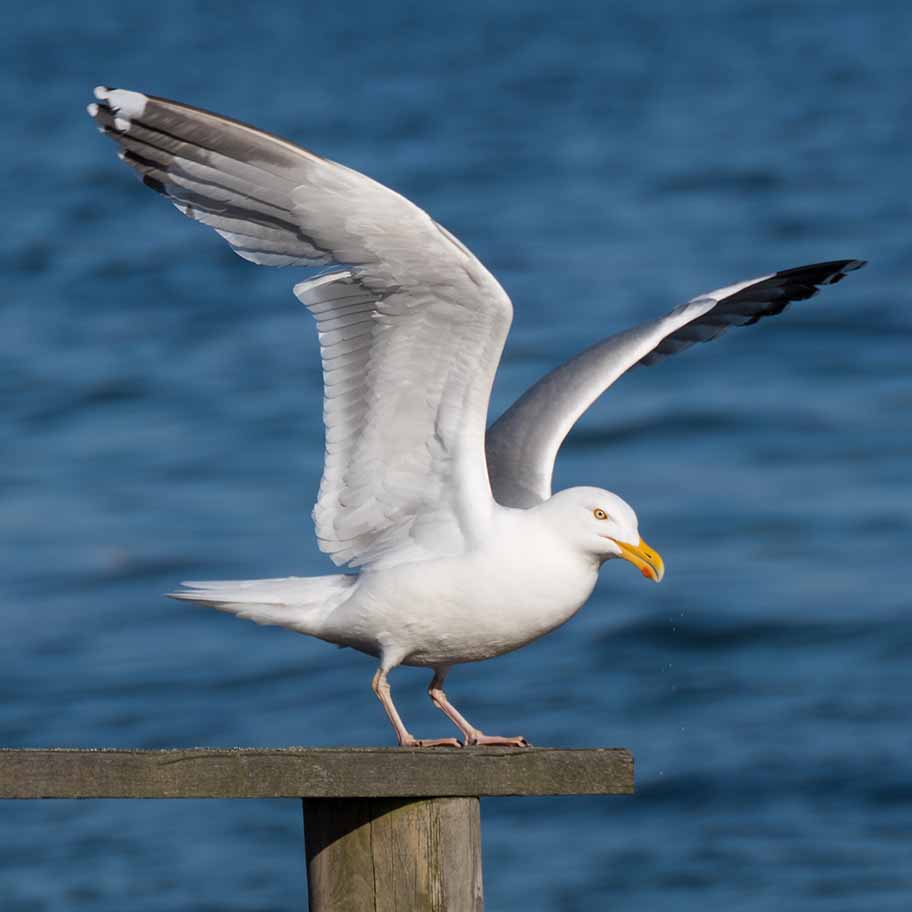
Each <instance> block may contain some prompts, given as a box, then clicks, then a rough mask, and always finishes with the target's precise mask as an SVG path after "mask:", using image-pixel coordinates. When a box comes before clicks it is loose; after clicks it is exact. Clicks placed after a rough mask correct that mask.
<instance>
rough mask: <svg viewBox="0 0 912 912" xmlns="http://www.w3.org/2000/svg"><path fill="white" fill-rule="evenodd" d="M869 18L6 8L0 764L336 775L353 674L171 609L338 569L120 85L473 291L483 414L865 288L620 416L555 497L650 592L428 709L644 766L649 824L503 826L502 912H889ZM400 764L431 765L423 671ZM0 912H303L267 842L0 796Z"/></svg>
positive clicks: (894, 376) (237, 268)
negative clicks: (192, 753)
mask: <svg viewBox="0 0 912 912" xmlns="http://www.w3.org/2000/svg"><path fill="white" fill-rule="evenodd" d="M909 9H910V8H909V6H908V5H907V4H905V3H902V2H899V0H897V2H893V3H891V2H888V0H885V2H881V3H876V4H868V5H865V4H858V3H850V2H841V0H831V2H823V0H819V2H814V0H808V2H803V3H800V4H798V3H795V4H792V3H778V2H750V0H745V2H735V0H730V2H726V0H715V2H706V3H694V4H683V3H682V4H665V3H648V2H647V3H644V4H637V5H636V6H635V8H634V5H633V4H621V3H612V4H595V3H592V4H574V3H572V2H571V3H565V4H560V5H559V6H555V5H549V4H545V3H512V2H511V3H507V2H495V3H488V4H484V5H478V6H471V5H470V6H468V7H465V6H463V7H461V8H460V11H459V12H458V13H457V12H456V11H455V8H454V9H453V10H452V11H449V12H448V11H447V10H446V9H445V8H444V6H443V5H440V6H437V5H435V6H433V8H421V7H418V6H415V5H412V4H405V3H393V4H376V5H375V4H365V5H363V7H359V6H356V5H353V4H341V5H338V6H335V7H332V8H330V7H329V6H328V5H327V6H326V7H325V8H321V7H319V6H318V7H316V8H309V7H308V8H307V9H305V7H304V6H302V5H300V4H293V3H279V2H274V3H269V4H248V5H245V6H240V5H235V4H214V3H205V2H193V3H181V4H177V3H168V2H166V3H164V4H156V5H152V6H149V5H148V4H140V3H115V2H110V0H106V2H99V3H97V4H94V5H92V7H91V8H89V7H88V6H86V7H84V8H81V7H80V6H79V5H77V4H73V5H63V4H59V5H51V4H43V3H33V4H29V5H27V6H25V7H23V8H20V9H18V10H17V11H16V13H15V15H13V14H11V13H5V14H4V16H5V22H4V27H3V28H2V29H0V44H2V50H3V60H4V62H5V66H4V68H3V75H2V76H0V99H2V101H0V103H2V105H3V109H4V118H3V122H4V130H3V131H2V133H0V156H2V162H3V168H4V175H5V180H4V182H3V183H4V185H5V191H4V193H5V198H6V204H5V207H4V208H5V212H6V214H7V222H6V225H7V227H6V231H5V232H4V238H3V243H2V245H0V257H2V261H3V271H2V275H3V280H4V286H5V287H4V295H3V299H2V303H0V405H2V418H0V421H2V424H0V449H2V453H3V458H2V459H0V580H2V582H0V592H2V596H3V597H2V600H0V744H2V745H3V746H11V747H26V746H51V745H56V746H138V747H160V746H183V745H213V746H215V745H237V744H242V745H273V746H275V745H285V744H305V745H340V744H352V745H364V744H389V743H390V741H391V732H390V730H389V727H388V725H387V723H386V720H385V718H384V717H383V714H382V711H381V710H380V708H379V706H378V705H377V704H376V701H375V700H374V698H373V696H372V695H371V693H370V689H369V686H368V684H369V679H370V675H371V673H372V669H373V665H372V662H371V660H369V659H367V658H366V657H364V656H360V655H358V654H356V653H354V652H351V651H349V650H345V651H339V650H336V649H334V648H332V647H330V646H327V645H326V644H323V643H320V642H317V641H310V640H307V639H304V638H302V637H297V636H294V635H293V634H290V633H287V632H285V631H281V630H273V629H263V628H257V627H254V626H252V625H248V624H245V623H242V622H239V621H237V620H236V619H234V618H230V617H227V616H224V615H220V614H216V613H209V612H205V611H202V610H198V609H194V608H192V607H188V606H186V605H183V604H178V603H175V602H170V601H167V600H165V599H163V598H162V597H161V595H160V594H161V593H162V592H165V591H167V590H168V589H170V588H172V587H173V585H174V583H175V582H176V581H179V580H181V579H186V578H191V579H193V578H219V577H227V578H232V577H265V576H279V575H286V574H290V573H294V574H299V575H307V574H314V573H321V572H326V570H327V569H328V562H327V560H326V559H324V558H323V557H322V556H321V555H320V554H319V552H318V551H317V549H316V547H315V544H314V541H313V536H312V528H311V524H310V520H309V516H308V514H309V511H310V507H311V504H312V501H313V499H314V496H315V492H316V487H317V483H318V480H319V473H320V467H321V445H322V436H321V435H322V427H321V420H320V407H321V390H320V376H319V370H318V363H319V362H318V356H317V350H316V341H315V334H314V332H313V329H312V326H311V325H310V320H309V318H308V317H307V315H306V313H305V312H304V311H303V309H302V308H301V307H300V306H299V305H298V304H297V302H296V301H295V300H294V298H293V297H292V295H291V293H290V286H291V284H292V282H293V281H294V280H295V276H296V273H294V272H293V271H290V270H268V269H256V268H254V267H253V266H251V265H250V264H248V263H245V262H244V261H242V260H241V259H239V258H237V257H235V256H234V255H233V254H232V253H231V252H230V251H229V250H228V249H227V247H225V246H224V245H223V244H222V243H221V241H220V240H219V239H218V238H217V237H215V236H212V235H210V233H207V231H206V230H204V229H202V228H201V227H199V226H197V225H194V224H192V223H191V222H189V221H187V220H185V219H182V218H181V217H180V216H179V215H178V214H177V213H176V212H175V211H174V209H173V208H172V207H170V206H168V205H167V204H166V203H164V202H163V201H162V200H161V199H159V198H157V197H156V196H155V195H154V194H152V193H149V192H148V191H146V190H144V189H143V188H142V187H141V186H140V185H139V184H138V183H137V182H136V181H135V180H133V178H132V177H131V175H130V174H129V173H128V172H127V169H125V168H123V167H122V166H121V165H119V163H118V162H117V161H116V159H115V157H114V154H113V147H112V146H111V144H110V143H108V142H106V141H105V140H104V139H103V138H102V137H100V136H99V135H98V134H97V133H96V132H95V130H94V129H93V127H92V124H91V123H90V121H89V120H88V118H87V117H86V116H85V114H84V106H85V104H86V102H87V101H89V100H91V99H90V90H91V88H92V86H94V85H95V84H97V83H100V82H103V83H108V84H111V85H125V86H127V87H132V88H138V89H141V90H145V91H149V92H153V93H155V94H160V95H166V96H171V97H175V98H179V99H182V100H185V101H188V102H191V103H194V104H197V105H199V106H202V107H206V108H211V109H215V110H219V111H223V112H224V113H226V114H230V115H232V116H234V117H237V118H240V119H243V120H247V121H252V122H255V123H257V124H259V125H261V126H263V127H265V128H268V129H270V130H272V131H274V132H277V133H279V134H282V135H285V136H288V137H290V138H293V139H295V140H298V141H300V142H302V143H303V144H306V145H308V146H310V147H312V148H313V149H315V150H316V151H318V152H321V153H324V154H326V155H328V156H330V157H332V158H334V159H337V160H339V161H342V162H345V163H346V164H348V165H351V166H353V167H355V168H358V169H360V170H363V171H366V172H367V173H369V174H371V175H372V176H374V177H376V178H378V179H380V180H382V181H383V182H384V183H387V184H390V185H391V186H393V187H395V188H396V189H398V190H399V191H401V192H403V193H405V194H406V195H408V196H409V197H411V198H413V199H414V200H416V201H417V202H418V203H419V204H420V205H422V206H423V207H425V208H426V209H428V210H429V211H430V212H431V213H433V215H434V216H435V217H436V218H438V219H439V220H440V221H441V222H442V223H443V224H445V225H446V226H447V227H448V228H450V229H451V230H452V231H453V232H454V233H456V234H457V235H458V236H459V237H460V238H462V239H463V240H464V241H465V242H466V244H468V245H469V246H470V247H471V248H472V249H473V250H474V251H476V252H477V253H478V255H479V256H481V257H482V259H483V260H484V261H485V262H486V264H487V265H488V266H489V267H490V268H491V269H492V271H494V272H495V273H496V275H497V276H498V277H499V278H500V279H501V280H502V282H503V284H504V286H505V287H506V289H507V290H508V292H509V293H510V295H511V296H512V298H513V301H514V303H515V308H516V318H515V322H514V329H513V333H512V335H511V338H510V341H509V343H508V349H507V354H506V358H505V361H504V365H503V369H502V371H501V374H500V376H499V378H498V381H497V386H496V389H495V393H494V401H493V405H492V411H493V412H494V413H497V412H499V411H501V410H502V409H503V408H504V407H505V406H506V405H507V404H509V402H510V401H512V399H513V398H514V397H515V396H516V395H518V394H519V393H520V392H521V391H522V390H523V389H524V388H525V387H526V386H527V385H528V384H529V383H530V382H532V381H533V380H534V379H535V378H537V377H538V376H539V375H540V374H541V373H542V372H544V371H545V370H546V369H548V368H549V367H551V366H553V365H555V364H556V363H558V362H559V361H561V360H562V359H563V358H565V357H567V356H569V355H570V354H572V353H573V352H575V351H576V350H578V349H579V348H581V347H582V346H584V345H586V344H589V343H591V342H592V341H594V340H596V339H597V338H599V337H600V336H602V335H605V334H607V333H609V332H611V331H614V330H616V329H620V328H624V327H626V326H629V325H631V324H633V323H635V322H638V321H640V320H643V319H647V318H652V317H654V316H656V315H658V314H661V313H663V312H665V311H667V310H668V309H670V308H671V307H672V306H674V305H676V304H678V303H681V302H682V301H684V300H686V299H687V298H689V297H691V296H693V295H695V294H697V293H699V292H701V291H705V290H708V289H711V288H716V287H718V286H720V285H725V284H728V283H730V282H734V281H738V280H740V279H744V278H747V277H749V276H752V275H759V274H763V273H765V272H769V271H771V270H774V269H778V268H785V267H789V266H795V265H800V264H803V263H807V262H813V261H815V260H827V259H833V258H839V257H863V258H867V259H869V260H870V261H871V263H870V266H869V267H868V268H867V269H865V270H864V271H862V272H858V273H854V274H852V275H851V276H850V277H849V278H848V279H847V280H846V281H845V282H844V283H843V284H841V285H840V286H839V287H838V288H833V289H828V290H827V291H826V292H825V293H824V294H822V295H820V296H819V297H818V298H816V299H814V300H813V301H809V302H805V303H802V304H799V305H796V306H795V307H794V308H793V309H792V310H790V311H789V312H788V313H787V314H785V315H784V316H782V317H780V318H778V319H776V320H769V321H766V322H764V323H763V324H762V325H760V326H758V327H755V328H750V329H745V330H735V331H732V332H731V333H729V334H727V335H726V336H725V337H724V338H722V339H720V340H719V341H718V342H715V343H713V344H712V345H709V346H698V347H697V348H696V349H693V350H691V351H690V352H688V353H686V354H683V355H681V356H680V357H678V358H675V359H671V360H669V361H667V362H664V363H662V364H661V365H660V366H657V367H656V368H654V369H650V370H639V371H636V372H634V373H633V374H631V375H630V376H629V377H626V378H624V379H623V380H622V381H621V382H620V383H618V385H617V387H616V388H614V389H613V390H612V391H611V392H610V393H609V394H608V395H607V396H606V397H605V399H604V401H603V402H601V403H599V405H598V406H597V407H596V408H594V409H593V410H592V411H591V412H590V413H589V414H588V415H586V416H585V418H584V420H583V421H582V422H581V423H580V425H579V426H578V427H577V429H576V431H575V433H574V434H573V435H572V436H571V437H570V439H569V441H568V443H567V445H566V446H565V447H564V449H563V451H562V454H561V458H560V461H559V465H558V470H557V479H556V480H557V484H558V486H560V487H563V486H567V485H571V484H577V483H591V484H598V485H603V486H605V487H609V488H611V489H613V490H616V491H617V492H618V493H620V494H621V495H622V496H624V497H625V498H626V499H627V500H629V501H630V502H632V503H633V504H634V505H635V507H636V509H637V511H638V513H639V516H640V522H641V529H642V530H643V532H644V535H645V536H646V538H647V539H648V540H649V541H650V543H651V544H653V545H655V546H656V547H657V548H658V549H659V550H660V551H661V552H662V553H663V555H664V556H665V558H666V562H667V564H668V574H667V577H666V580H665V582H664V583H663V585H662V586H658V587H656V586H648V585H646V584H645V583H644V581H643V580H642V579H641V578H640V577H639V575H638V574H636V573H635V572H634V571H633V570H632V568H630V567H629V566H626V565H624V566H618V565H617V564H612V565H609V566H607V567H606V568H605V570H604V571H603V574H602V579H601V582H600V584H599V587H598V589H597V591H596V594H595V596H594V597H593V598H592V600H591V602H590V604H589V605H588V606H587V607H586V609H585V610H584V611H582V612H581V613H580V614H579V615H578V616H577V617H576V618H575V619H574V620H573V621H572V622H571V623H570V624H569V625H567V626H566V627H565V628H563V629H561V630H559V631H557V632H556V633H555V634H553V635H552V636H550V637H548V638H546V639H545V640H543V641H540V642H538V643H536V644H534V645H533V646H531V647H529V648H527V649H525V650H522V651H520V652H518V653H515V654H513V655H510V656H507V657H504V658H502V659H499V660H497V661H496V662H492V663H487V664H482V665H477V666H472V667H466V668H462V669H457V670H456V671H455V672H454V673H453V675H452V677H451V685H450V688H449V690H450V693H451V696H452V697H453V698H454V699H457V698H458V700H459V701H460V703H461V706H462V708H464V710H465V712H466V714H467V715H469V717H470V718H473V719H477V721H478V724H480V725H482V726H483V727H485V728H489V729H491V730H509V733H512V732H513V731H516V732H522V733H524V734H526V735H527V736H528V737H529V738H530V739H531V740H532V741H534V742H535V743H537V744H542V745H555V746H596V745H598V746H603V745H607V746H615V745H623V746H626V747H629V748H631V749H632V750H633V751H634V753H635V756H636V762H637V778H638V794H637V796H636V797H635V798H619V799H609V798H606V799H599V800H591V799H572V798H568V799H541V800H533V799H522V800H521V799H503V800H496V801H495V800H489V801H487V802H486V803H485V805H484V815H485V828H484V838H485V882H486V893H487V899H488V905H489V908H491V909H497V910H524V912H526V910H529V912H544V910H554V909H559V910H567V912H571V910H572V912H575V910H592V909H602V908H614V907H615V906H616V905H617V904H619V903H623V906H624V908H625V909H631V910H634V909H635V910H659V909H676V910H691V909H693V910H701V912H702V910H705V909H738V910H748V912H755V910H766V909H770V908H773V907H775V908H785V909H792V910H812V909H826V910H828V912H831V910H857V909H864V910H904V909H908V908H909V907H910V903H912V873H910V868H909V859H910V855H912V819H910V818H912V737H910V726H909V717H910V712H912V663H910V657H912V620H910V613H909V607H910V606H909V597H908V580H907V567H908V555H909V552H910V546H912V525H910V509H909V507H910V485H909V480H908V479H909V465H910V455H912V434H910V423H909V412H910V407H912V383H910V380H909V361H910V358H909V340H910V325H912V323H910V317H909V313H910V310H909V300H908V282H907V278H908V274H909V262H910V256H909V254H910V248H909V238H910V234H912V232H910V215H912V213H910V202H909V199H910V194H909V189H910V187H909V183H910V181H909V149H910V148H912V133H910V131H912V126H910V125H912V105H910V95H909V85H910V84H912V53H910V35H912V14H910V12H909ZM393 682H394V686H395V688H396V694H397V699H398V701H399V704H400V707H401V709H402V712H403V714H404V715H405V716H406V718H407V719H409V720H410V724H411V726H412V727H413V728H414V729H416V730H418V731H419V732H421V733H427V734H429V735H435V734H439V735H445V734H449V732H448V731H447V725H446V722H445V720H443V719H442V717H439V715H438V714H436V713H435V712H434V710H433V708H432V707H431V706H430V705H429V703H428V702H427V700H426V698H425V695H424V685H425V683H426V682H425V675H424V673H419V672H416V671H413V670H402V671H400V672H398V673H397V674H395V675H394V678H393ZM0 810H2V813H0V908H2V909H3V912H32V910H39V912H40V910H55V912H56V910H79V909H92V910H120V909H124V908H130V909H133V910H150V912H151V910H156V912H157V910H173V909H181V910H190V912H203V910H214V909H219V910H238V912H240V910H290V909H294V908H302V907H303V905H304V903H305V899H304V879H303V858H302V847H301V833H300V819H299V812H298V808H297V807H296V806H295V803H294V802H291V801H286V802H281V801H279V802H268V801H262V802H261V801H250V802H218V801H213V802H184V803H181V802H166V801H163V802H145V803H140V802H113V801H108V802H104V801H97V802H83V803H76V802H47V803H37V802H23V803H13V802H4V803H2V804H0Z"/></svg>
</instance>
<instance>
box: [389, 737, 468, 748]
mask: <svg viewBox="0 0 912 912" xmlns="http://www.w3.org/2000/svg"><path fill="white" fill-rule="evenodd" d="M399 746H400V747H462V742H461V741H457V740H456V739H455V738H408V739H405V740H403V741H400V742H399Z"/></svg>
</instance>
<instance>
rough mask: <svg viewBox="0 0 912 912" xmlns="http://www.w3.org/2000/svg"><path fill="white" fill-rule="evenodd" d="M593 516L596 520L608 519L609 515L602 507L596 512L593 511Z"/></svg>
mask: <svg viewBox="0 0 912 912" xmlns="http://www.w3.org/2000/svg"><path fill="white" fill-rule="evenodd" d="M592 515H593V516H594V517H595V518H596V519H608V514H607V513H606V512H605V511H604V510H603V509H602V508H601V507H598V508H596V509H595V510H593V511H592Z"/></svg>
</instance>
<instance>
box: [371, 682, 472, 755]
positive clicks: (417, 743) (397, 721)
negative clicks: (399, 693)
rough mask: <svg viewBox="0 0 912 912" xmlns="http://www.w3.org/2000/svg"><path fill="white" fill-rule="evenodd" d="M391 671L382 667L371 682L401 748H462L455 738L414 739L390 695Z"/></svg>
mask: <svg viewBox="0 0 912 912" xmlns="http://www.w3.org/2000/svg"><path fill="white" fill-rule="evenodd" d="M388 671H389V669H386V668H384V667H383V666H382V665H381V666H380V668H378V669H377V672H376V674H375V675H374V679H373V681H371V687H372V688H373V690H374V693H375V694H376V695H377V699H378V700H379V701H380V702H381V703H382V704H383V708H384V709H385V710H386V714H387V715H388V716H389V720H390V722H392V724H393V728H394V729H396V738H397V739H398V741H399V746H400V747H462V745H461V744H460V743H459V742H458V741H457V740H456V739H455V738H436V739H423V740H419V739H418V738H413V737H412V736H411V735H410V734H409V732H408V729H406V727H405V725H403V724H402V719H401V717H400V716H399V712H398V711H397V710H396V704H395V703H393V697H392V694H391V693H390V686H389V681H387V680H386V676H387V673H388Z"/></svg>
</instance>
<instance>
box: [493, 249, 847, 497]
mask: <svg viewBox="0 0 912 912" xmlns="http://www.w3.org/2000/svg"><path fill="white" fill-rule="evenodd" d="M863 265H864V261H863V260H835V261H832V262H828V263H815V264H813V265H811V266H800V267H798V268H796V269H786V270H783V271H782V272H777V273H774V274H772V275H768V276H762V277H761V278H758V279H750V280H748V281H746V282H740V283H739V284H737V285H731V286H729V287H727V288H720V289H718V290H716V291H712V292H709V293H708V294H705V295H701V296H699V297H697V298H694V299H693V300H691V301H689V302H688V303H687V304H684V305H682V306H680V307H678V308H676V309H675V310H673V311H672V312H671V313H670V314H668V315H667V316H665V317H662V318H661V319H659V320H654V321H652V322H649V323H644V324H642V325H640V326H637V327H635V328H634V329H630V330H627V331H626V332H622V333H619V334H617V335H614V336H609V337H608V338H607V339H604V340H603V341H601V342H598V343H596V344H595V345H593V346H592V347H591V348H588V349H586V350H585V351H582V352H580V354H578V355H576V356H575V357H573V358H571V359H570V360H569V361H567V362H565V363H564V364H562V365H561V366H560V367H557V368H555V369H554V370H553V371H551V372H550V373H549V374H547V375H545V376H544V377H542V379H541V380H539V381H538V382H537V383H536V384H535V385H534V386H532V387H531V388H530V389H529V390H527V391H526V392H525V393H524V394H523V395H522V396H521V397H520V398H519V399H518V400H517V401H516V402H515V403H514V404H513V405H512V406H511V407H510V408H509V409H507V411H506V412H504V414H503V415H502V416H501V417H500V418H499V419H498V420H497V421H496V422H494V424H493V425H492V426H491V427H490V428H489V429H488V434H487V439H486V450H487V459H488V472H489V474H490V476H491V487H492V490H493V492H494V497H495V499H496V500H497V501H498V502H499V503H501V504H503V505H504V506H512V507H529V506H532V505H534V504H536V503H540V502H541V501H543V500H546V499H547V498H548V497H550V496H551V476H552V473H553V470H554V460H555V459H556V458H557V453H558V450H559V449H560V446H561V443H563V440H564V438H565V437H566V436H567V434H568V433H569V431H570V429H571V428H572V427H573V425H574V424H575V423H576V422H577V420H578V419H579V417H580V416H581V415H582V414H583V413H584V412H585V411H586V410H587V409H588V408H589V406H591V405H592V403H593V402H595V400H596V399H598V397H599V396H601V394H602V393H603V392H605V390H607V389H608V387H610V386H611V385H612V384H613V383H614V381H615V380H617V379H618V377H620V376H621V375H622V374H624V373H625V372H626V371H628V370H630V368H632V367H636V366H637V365H640V364H642V365H652V364H656V363H657V362H659V361H661V360H663V359H664V358H667V357H668V356H670V355H673V354H676V353H677V352H679V351H683V350H684V349H686V348H689V347H690V346H691V345H694V344H695V343H697V342H708V341H709V340H711V339H715V338H716V337H717V336H719V335H720V334H721V333H723V332H724V331H725V330H726V329H728V327H729V326H747V325H750V324H752V323H756V322H758V321H759V320H761V319H763V318H764V317H770V316H774V315H775V314H779V313H782V311H783V310H785V309H786V307H788V305H789V304H790V303H791V302H792V301H801V300H805V299H807V298H810V297H812V296H813V295H815V294H816V293H817V291H818V287H819V286H821V285H832V284H835V283H836V282H838V281H840V280H841V279H843V278H844V277H845V275H846V273H847V272H850V271H852V270H854V269H859V268H860V267H861V266H863Z"/></svg>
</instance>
